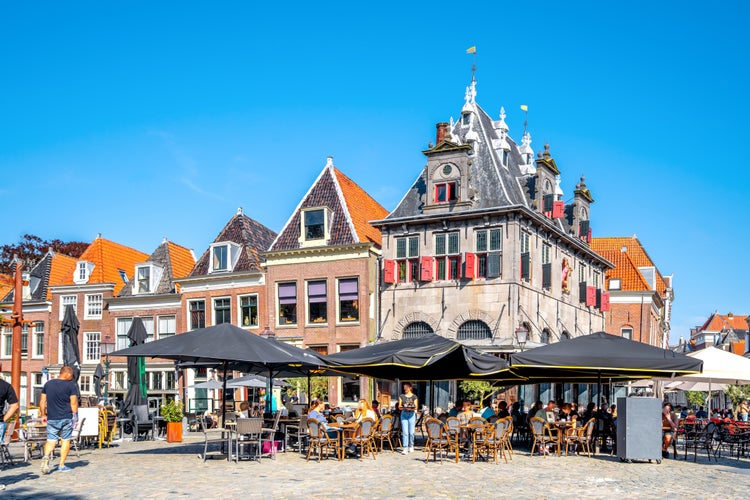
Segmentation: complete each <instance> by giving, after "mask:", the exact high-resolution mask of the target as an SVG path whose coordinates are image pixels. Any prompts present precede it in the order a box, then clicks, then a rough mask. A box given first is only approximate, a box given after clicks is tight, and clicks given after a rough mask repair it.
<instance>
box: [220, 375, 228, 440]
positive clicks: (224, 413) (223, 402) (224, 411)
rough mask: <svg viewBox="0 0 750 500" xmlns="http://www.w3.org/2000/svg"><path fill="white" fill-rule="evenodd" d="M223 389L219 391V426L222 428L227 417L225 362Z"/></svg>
mask: <svg viewBox="0 0 750 500" xmlns="http://www.w3.org/2000/svg"><path fill="white" fill-rule="evenodd" d="M223 383H224V389H223V390H222V391H221V426H222V427H224V422H226V416H227V362H226V361H224V382H223Z"/></svg>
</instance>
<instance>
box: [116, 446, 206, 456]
mask: <svg viewBox="0 0 750 500" xmlns="http://www.w3.org/2000/svg"><path fill="white" fill-rule="evenodd" d="M199 452H201V453H202V452H203V444H200V445H199V444H183V445H181V446H180V445H178V446H174V445H170V446H165V447H163V448H149V449H138V450H132V451H122V452H120V454H121V455H195V454H196V453H199Z"/></svg>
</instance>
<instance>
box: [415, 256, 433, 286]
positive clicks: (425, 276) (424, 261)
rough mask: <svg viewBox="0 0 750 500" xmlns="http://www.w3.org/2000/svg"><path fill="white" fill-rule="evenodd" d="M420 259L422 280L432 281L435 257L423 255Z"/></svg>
mask: <svg viewBox="0 0 750 500" xmlns="http://www.w3.org/2000/svg"><path fill="white" fill-rule="evenodd" d="M420 260H421V262H420V263H419V267H420V271H419V273H420V275H419V279H420V281H432V267H433V266H432V263H433V262H434V260H435V259H433V258H432V257H422V258H421V259H420Z"/></svg>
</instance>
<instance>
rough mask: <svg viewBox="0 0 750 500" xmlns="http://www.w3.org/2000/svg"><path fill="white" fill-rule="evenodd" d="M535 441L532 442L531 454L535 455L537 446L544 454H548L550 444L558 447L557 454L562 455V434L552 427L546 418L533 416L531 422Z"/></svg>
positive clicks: (530, 425)
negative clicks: (554, 430)
mask: <svg viewBox="0 0 750 500" xmlns="http://www.w3.org/2000/svg"><path fill="white" fill-rule="evenodd" d="M529 427H530V428H531V436H532V438H533V442H532V444H531V456H534V449H535V448H536V449H537V450H538V451H539V453H541V454H542V455H547V453H548V450H547V448H548V447H549V446H555V447H556V448H557V455H558V456H559V455H560V436H559V434H558V433H557V432H553V431H552V429H550V426H549V424H548V423H547V421H546V420H544V419H543V418H539V417H533V418H532V419H531V422H530V423H529Z"/></svg>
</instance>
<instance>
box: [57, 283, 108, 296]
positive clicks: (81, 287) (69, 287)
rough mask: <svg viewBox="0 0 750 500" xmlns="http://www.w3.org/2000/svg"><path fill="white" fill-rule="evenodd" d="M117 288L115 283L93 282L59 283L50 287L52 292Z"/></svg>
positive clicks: (84, 291)
mask: <svg viewBox="0 0 750 500" xmlns="http://www.w3.org/2000/svg"><path fill="white" fill-rule="evenodd" d="M114 289H115V284H114V283H92V284H86V285H57V286H51V287H50V288H49V290H50V292H51V293H53V294H55V293H89V292H107V291H113V290H114Z"/></svg>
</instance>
